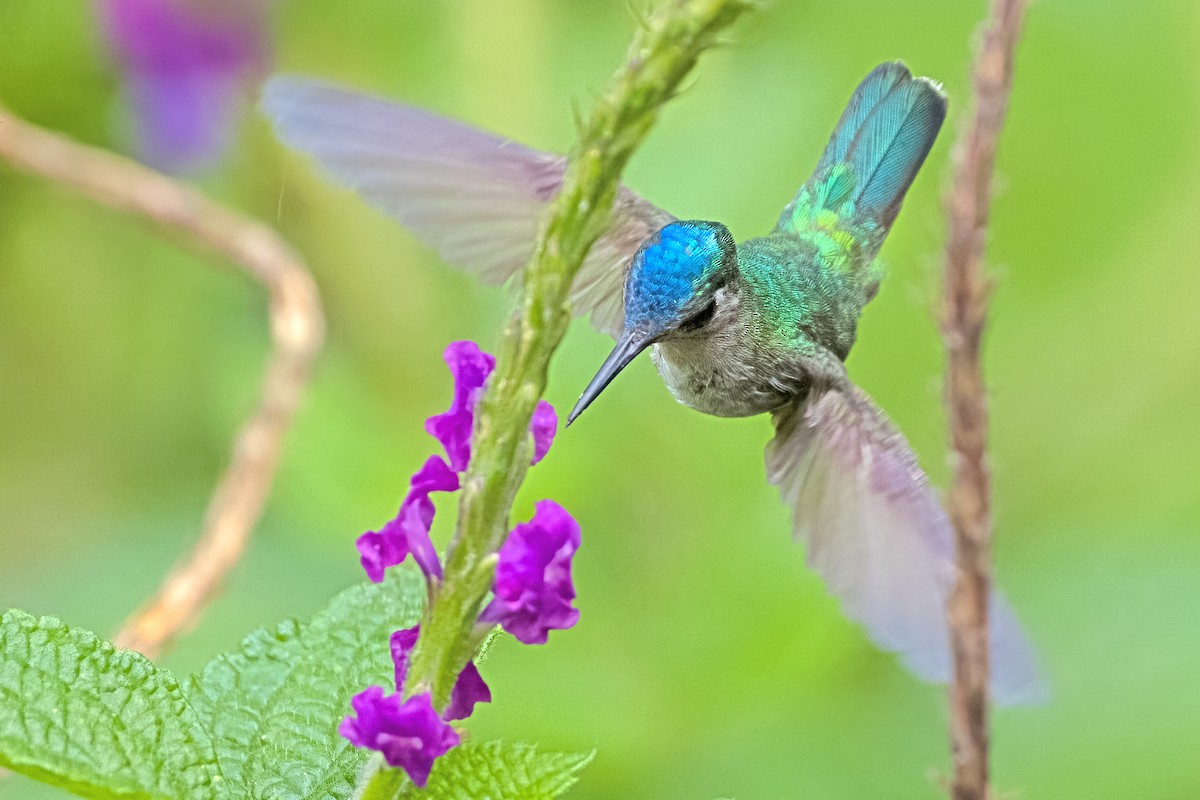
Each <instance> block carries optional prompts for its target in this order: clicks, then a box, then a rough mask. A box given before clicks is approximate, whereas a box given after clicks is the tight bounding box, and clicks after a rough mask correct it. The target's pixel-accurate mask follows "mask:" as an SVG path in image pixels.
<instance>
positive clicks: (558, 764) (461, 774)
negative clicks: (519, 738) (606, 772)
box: [357, 742, 596, 800]
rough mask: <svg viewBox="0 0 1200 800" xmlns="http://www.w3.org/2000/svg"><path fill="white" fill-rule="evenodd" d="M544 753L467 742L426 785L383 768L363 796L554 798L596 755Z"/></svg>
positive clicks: (361, 799)
mask: <svg viewBox="0 0 1200 800" xmlns="http://www.w3.org/2000/svg"><path fill="white" fill-rule="evenodd" d="M595 754H596V753H595V751H592V752H590V753H540V752H538V749H537V748H536V747H535V746H533V745H530V744H509V743H508V742H468V743H467V744H464V745H463V746H461V747H456V748H454V749H453V750H451V751H450V752H448V753H446V755H444V756H442V757H441V758H439V759H438V760H437V761H436V762H434V764H433V772H431V773H430V775H429V783H428V785H426V787H425V788H424V789H418V788H417V787H416V786H414V785H413V784H412V782H411V781H410V780H408V777H407V776H406V775H405V773H404V771H403V770H400V769H388V768H386V767H385V768H384V769H382V770H380V771H379V772H377V773H375V774H374V775H372V776H371V778H370V782H369V783H368V785H367V786H366V787H365V789H364V790H363V792H362V794H360V795H357V798H358V800H551V798H555V797H559V796H561V795H562V794H563V793H564V792H566V791H567V789H569V788H571V786H572V785H574V783H575V781H576V780H578V773H579V771H580V770H581V769H583V768H584V767H586V766H587V765H588V763H589V762H590V761H591V760H592V757H593V756H595Z"/></svg>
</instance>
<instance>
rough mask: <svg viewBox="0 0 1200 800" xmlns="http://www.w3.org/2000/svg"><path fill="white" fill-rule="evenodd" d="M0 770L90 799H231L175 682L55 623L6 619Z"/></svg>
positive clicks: (2, 622) (0, 652)
mask: <svg viewBox="0 0 1200 800" xmlns="http://www.w3.org/2000/svg"><path fill="white" fill-rule="evenodd" d="M0 765H3V766H7V767H9V768H11V769H13V770H14V771H16V772H22V773H25V774H26V775H29V776H31V777H33V778H36V779H37V780H40V781H44V782H46V783H50V784H54V785H56V786H61V787H63V788H65V789H67V790H68V791H71V792H74V793H75V794H78V795H81V796H83V797H92V798H121V800H158V799H159V798H162V799H163V800H168V799H169V800H210V799H213V798H222V797H226V796H227V795H226V794H225V791H224V784H223V783H222V782H221V775H220V772H219V770H218V768H217V762H216V754H215V750H214V747H213V742H212V739H211V737H210V736H209V734H208V732H207V730H205V727H204V724H203V723H202V721H201V720H200V718H199V717H198V715H197V714H196V712H195V710H194V709H193V708H192V707H191V705H190V704H189V703H188V699H187V697H186V696H185V695H184V692H183V690H182V688H181V687H180V685H179V683H178V681H177V680H176V679H175V676H174V675H172V674H171V673H170V672H168V671H167V670H164V669H159V668H158V667H156V666H154V664H152V663H151V662H150V661H148V660H147V659H145V658H143V657H142V656H141V655H139V654H138V653H134V652H131V651H129V650H117V649H116V648H114V647H113V646H112V645H111V644H110V643H108V642H106V641H104V640H102V639H101V638H100V637H98V636H96V635H95V634H94V633H92V632H90V631H86V630H82V629H79V628H72V627H70V626H68V625H67V624H66V623H64V622H62V621H61V620H58V619H55V618H53V617H42V618H41V619H36V618H34V617H32V616H30V615H29V614H26V613H25V612H23V611H18V610H12V611H8V612H6V613H5V614H4V616H3V618H0Z"/></svg>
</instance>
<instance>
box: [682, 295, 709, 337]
mask: <svg viewBox="0 0 1200 800" xmlns="http://www.w3.org/2000/svg"><path fill="white" fill-rule="evenodd" d="M716 313H717V298H716V295H714V296H713V299H712V300H709V301H708V304H707V305H706V306H704V308H702V309H700V310H699V311H697V312H696V313H695V314H693V315H692V316H690V317H688V318H687V319H685V320H684V321H683V322H682V323H680V325H679V327H678V328H677V329H676V330H678V331H679V332H680V333H691V332H692V331H697V330H700V329H701V328H703V327H704V326H705V325H707V324H708V323H710V322H712V318H713V317H714V316H715V315H716Z"/></svg>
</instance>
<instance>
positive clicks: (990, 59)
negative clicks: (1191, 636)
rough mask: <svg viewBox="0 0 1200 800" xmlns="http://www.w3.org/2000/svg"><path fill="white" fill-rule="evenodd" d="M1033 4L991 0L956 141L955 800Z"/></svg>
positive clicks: (972, 735)
mask: <svg viewBox="0 0 1200 800" xmlns="http://www.w3.org/2000/svg"><path fill="white" fill-rule="evenodd" d="M1025 6H1026V0H991V7H990V11H989V14H988V18H987V20H986V21H985V22H984V25H983V28H982V40H981V42H980V45H979V52H978V54H977V55H976V58H975V67H974V95H975V96H974V111H973V116H972V118H971V121H970V124H969V125H968V127H967V128H966V129H965V130H964V131H963V132H962V134H961V135H960V138H959V140H958V142H957V143H956V145H955V151H954V157H955V162H956V164H955V173H954V184H953V186H952V187H951V190H950V195H949V197H948V200H947V216H948V226H949V230H948V233H947V244H946V266H945V307H944V309H943V317H942V336H943V338H944V340H945V343H946V354H947V366H946V404H947V406H948V410H949V417H950V434H951V438H952V441H953V444H954V452H955V454H956V459H955V470H954V483H953V486H952V488H951V490H950V497H949V510H950V518H951V520H952V522H953V524H954V531H955V550H956V554H957V567H958V568H957V576H956V580H955V585H954V592H953V594H952V596H951V598H950V604H949V609H948V613H949V622H950V638H951V648H952V651H953V657H954V681H953V682H952V684H951V687H950V715H951V716H950V745H951V752H952V755H953V761H954V778H953V783H952V785H951V793H952V795H953V797H954V798H955V800H984V798H986V797H987V796H988V708H987V706H988V657H989V655H988V595H989V592H990V585H991V572H992V569H991V537H992V530H991V510H990V502H991V500H990V487H989V476H988V468H987V395H986V392H985V389H984V384H983V371H982V365H981V362H980V342H981V339H982V335H983V329H984V325H985V324H986V320H987V306H988V297H989V294H990V288H991V287H990V282H989V281H988V278H987V276H986V275H985V272H984V264H983V252H984V245H985V239H986V234H987V223H988V208H989V205H990V202H991V195H992V173H993V169H994V167H995V162H996V140H997V139H998V138H999V136H1000V129H1001V128H1002V127H1003V125H1004V115H1005V112H1006V110H1007V108H1008V97H1009V91H1010V89H1011V87H1012V70H1013V51H1014V49H1015V47H1016V42H1017V37H1018V35H1019V33H1020V28H1021V18H1022V16H1023V15H1024V12H1025Z"/></svg>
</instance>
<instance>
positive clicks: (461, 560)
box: [405, 0, 754, 708]
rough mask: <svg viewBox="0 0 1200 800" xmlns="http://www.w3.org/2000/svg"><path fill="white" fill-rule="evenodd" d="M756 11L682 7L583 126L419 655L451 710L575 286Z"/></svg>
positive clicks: (421, 685) (654, 22)
mask: <svg viewBox="0 0 1200 800" xmlns="http://www.w3.org/2000/svg"><path fill="white" fill-rule="evenodd" d="M753 5H754V3H753V2H752V1H751V0H679V1H678V2H674V3H671V4H670V5H669V6H667V7H665V8H663V9H662V10H661V11H660V12H658V13H656V14H655V15H653V16H652V17H650V18H649V19H648V20H647V21H646V24H645V25H644V27H643V29H642V30H641V31H639V33H638V35H637V37H636V38H635V40H634V42H633V45H632V47H631V48H630V52H629V55H628V58H627V59H626V62H625V65H624V66H623V67H622V68H621V69H620V70H619V71H618V72H617V74H616V75H615V76H614V77H613V79H612V81H611V83H610V84H609V87H608V88H607V90H606V91H605V92H604V93H603V95H602V96H601V99H600V101H599V102H598V103H597V104H596V107H595V108H594V109H593V111H592V114H591V116H590V117H589V118H588V119H587V120H585V121H584V122H583V123H582V124H581V127H580V131H579V136H578V139H577V140H576V144H575V147H574V148H573V149H572V151H571V154H570V159H569V161H568V165H567V171H566V174H565V175H564V177H563V186H562V190H561V191H560V192H559V194H558V196H557V197H556V198H555V200H554V202H553V203H552V205H551V207H550V209H549V212H548V215H547V217H546V219H545V221H544V223H543V225H542V228H541V231H540V233H539V236H538V241H537V246H536V249H535V251H534V256H533V260H532V261H531V262H530V264H529V267H528V268H527V269H526V271H525V279H524V287H523V291H522V294H521V299H520V305H519V307H518V309H517V311H516V312H515V313H514V315H513V317H512V319H511V320H510V322H509V324H508V327H507V329H506V330H505V335H504V341H503V344H502V346H501V349H500V355H499V359H498V362H497V366H496V371H495V373H493V375H492V377H491V381H490V383H489V385H488V390H487V393H486V394H485V395H484V397H483V399H482V400H481V402H480V405H479V409H478V411H477V415H476V423H475V432H474V441H473V443H472V453H473V457H472V460H471V466H470V469H469V470H468V473H467V476H466V479H465V481H464V483H463V491H462V498H461V500H460V505H459V522H458V530H457V532H456V535H455V538H454V541H453V543H452V544H451V545H450V548H449V551H448V553H447V555H446V570H445V571H446V577H445V581H444V582H443V583H442V586H441V588H440V589H439V591H438V592H437V594H436V595H435V597H434V599H433V601H432V602H431V603H430V606H429V608H428V609H427V611H426V614H425V619H424V621H423V623H422V630H421V638H420V640H419V641H418V642H417V646H416V649H415V652H414V653H413V658H412V666H411V668H410V670H409V676H408V683H407V686H406V687H405V688H406V690H407V691H408V692H410V693H412V692H413V691H415V690H418V689H420V690H426V689H428V690H431V691H432V692H433V700H434V704H435V705H436V706H437V707H439V708H443V707H445V705H446V703H447V702H448V701H449V697H450V690H451V689H452V688H453V686H454V682H455V680H456V679H457V676H458V673H459V671H460V670H461V669H462V668H463V666H464V665H465V664H466V662H467V660H468V659H469V658H470V657H471V652H470V643H471V642H472V641H473V637H472V636H471V632H472V628H473V627H474V626H475V624H476V618H477V617H478V614H479V611H480V608H481V605H482V602H483V599H484V597H485V596H486V595H487V593H488V591H489V590H490V588H491V583H492V573H493V570H494V564H495V559H494V556H493V554H494V553H495V552H496V551H497V550H498V549H499V547H500V545H501V544H502V543H503V541H504V537H505V536H506V535H507V532H508V519H509V512H510V510H511V508H512V503H513V498H514V496H515V495H516V492H517V489H518V487H519V486H520V485H521V482H522V480H523V479H524V477H525V471H526V470H527V469H528V465H529V443H528V427H529V420H530V417H531V416H532V414H533V409H534V406H535V405H536V404H537V402H538V399H539V398H540V397H541V396H542V393H543V391H544V390H545V388H546V374H547V369H548V367H549V364H550V358H551V356H552V355H553V354H554V351H555V349H557V348H558V345H559V343H560V342H561V341H562V337H563V335H564V334H565V333H566V330H567V325H568V323H569V322H570V319H571V309H570V305H569V300H568V297H569V292H570V287H571V281H572V279H573V278H574V277H575V273H576V272H577V271H578V270H579V266H580V264H581V263H583V259H584V257H585V256H586V255H587V252H588V250H589V249H590V248H591V246H592V244H593V243H594V242H595V241H596V239H597V238H599V236H600V234H601V233H602V232H603V231H604V228H605V226H606V225H607V223H608V218H609V215H610V213H611V211H612V205H613V200H614V199H615V197H616V193H617V188H618V186H619V185H620V176H621V172H622V171H623V170H624V168H625V165H626V163H627V162H628V161H629V158H630V156H631V155H633V152H634V150H635V149H636V148H637V147H638V145H639V144H640V143H641V142H642V140H643V139H644V138H645V137H646V134H647V133H648V132H649V131H650V128H651V127H652V126H653V125H654V122H655V120H656V119H657V118H658V112H659V110H660V109H661V108H662V106H663V104H664V103H666V101H668V100H669V99H671V97H672V96H673V95H674V94H675V92H676V90H677V89H678V87H679V84H680V81H682V80H683V78H684V76H685V75H687V74H688V72H689V71H690V70H691V69H692V67H693V66H695V64H696V60H697V59H698V58H699V56H700V54H701V53H702V52H703V51H704V50H706V49H707V48H709V47H711V46H713V45H714V44H715V43H716V42H717V35H718V34H719V33H720V32H721V31H722V30H723V29H725V28H726V27H727V26H728V25H730V24H731V23H732V22H733V21H734V20H735V19H737V17H738V16H739V15H740V14H741V13H742V12H743V11H746V10H747V9H749V8H750V7H752V6H753Z"/></svg>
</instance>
